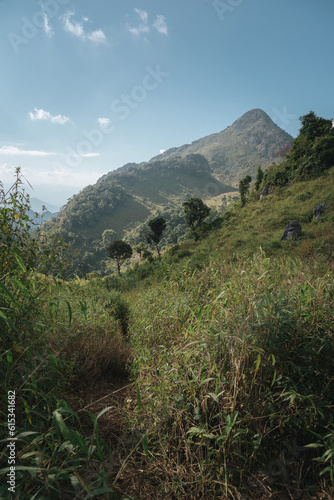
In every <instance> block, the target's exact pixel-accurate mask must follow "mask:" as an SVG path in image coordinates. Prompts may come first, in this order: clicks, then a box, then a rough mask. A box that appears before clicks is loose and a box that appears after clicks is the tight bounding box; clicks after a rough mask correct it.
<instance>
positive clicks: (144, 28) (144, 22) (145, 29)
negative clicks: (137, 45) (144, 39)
mask: <svg viewBox="0 0 334 500" xmlns="http://www.w3.org/2000/svg"><path fill="white" fill-rule="evenodd" d="M134 11H135V12H136V14H137V15H138V17H139V19H140V20H141V24H139V25H138V26H130V25H129V24H128V23H127V24H126V28H127V30H128V31H130V33H132V35H134V36H139V35H141V34H143V33H149V32H150V27H149V25H148V14H147V12H145V10H142V9H134Z"/></svg>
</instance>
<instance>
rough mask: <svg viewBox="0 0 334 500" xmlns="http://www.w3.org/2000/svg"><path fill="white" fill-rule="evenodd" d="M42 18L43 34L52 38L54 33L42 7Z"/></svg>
mask: <svg viewBox="0 0 334 500" xmlns="http://www.w3.org/2000/svg"><path fill="white" fill-rule="evenodd" d="M43 18H44V26H43V29H44V32H45V33H46V34H47V35H48V36H49V37H52V36H53V35H54V31H53V29H52V27H51V26H50V24H49V18H48V15H47V13H46V12H45V11H44V7H43Z"/></svg>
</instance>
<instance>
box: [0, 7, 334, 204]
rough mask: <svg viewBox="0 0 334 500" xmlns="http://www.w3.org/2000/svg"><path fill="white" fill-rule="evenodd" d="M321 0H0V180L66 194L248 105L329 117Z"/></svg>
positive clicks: (331, 77)
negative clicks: (18, 178)
mask: <svg viewBox="0 0 334 500" xmlns="http://www.w3.org/2000/svg"><path fill="white" fill-rule="evenodd" d="M333 25H334V2H333V0H317V1H315V0H221V1H220V0H196V1H194V0H177V1H176V0H169V1H167V0H164V1H163V0H134V1H133V0H118V1H117V0H94V1H93V0H42V1H35V0H29V1H27V0H0V61H1V73H0V96H1V97H0V179H1V180H2V181H3V182H5V183H6V184H8V183H9V182H10V181H11V179H13V168H14V167H16V166H20V167H21V168H22V172H23V173H24V175H25V176H26V178H27V179H28V181H29V182H30V183H31V184H32V185H33V187H34V190H35V191H34V195H35V196H38V197H40V198H42V199H44V200H46V201H49V202H50V203H54V204H60V205H61V204H63V203H65V202H66V200H67V198H68V197H69V196H70V195H72V194H74V193H76V192H78V191H79V190H80V189H81V188H83V187H84V186H86V185H88V184H92V183H94V182H95V181H96V180H97V179H98V178H99V177H101V175H103V174H104V173H106V172H109V171H111V170H114V169H115V168H118V167H120V166H122V165H124V164H125V163H128V162H141V161H146V160H149V159H150V158H151V157H153V156H155V155H157V154H159V152H160V151H161V150H165V149H168V148H170V147H174V146H180V145H182V144H184V143H189V142H192V141H193V140H196V139H198V138H200V137H203V136H205V135H208V134H211V133H214V132H219V131H221V130H223V129H224V128H226V127H227V126H229V125H231V124H232V123H233V122H234V121H235V120H236V119H238V118H239V117H240V116H241V115H242V114H243V113H245V112H247V111H249V110H250V109H253V108H261V109H263V110H264V111H265V112H267V113H268V114H269V116H270V117H271V118H272V119H273V120H274V121H275V122H276V123H277V124H278V125H279V126H280V127H282V128H283V129H285V130H286V131H287V132H289V133H291V134H292V135H293V136H296V135H297V134H298V129H299V126H300V122H299V117H300V116H301V115H304V114H306V113H308V112H309V111H310V110H313V111H315V113H316V114H317V115H319V116H323V117H324V118H333V117H334V102H333V82H334V66H333V45H334V43H333V33H334V29H333V28H334V26H333Z"/></svg>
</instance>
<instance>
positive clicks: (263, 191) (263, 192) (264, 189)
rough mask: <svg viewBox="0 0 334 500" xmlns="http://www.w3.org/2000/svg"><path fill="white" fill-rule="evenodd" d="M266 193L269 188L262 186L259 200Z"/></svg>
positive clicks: (266, 194)
mask: <svg viewBox="0 0 334 500" xmlns="http://www.w3.org/2000/svg"><path fill="white" fill-rule="evenodd" d="M268 193H269V189H268V188H267V187H265V188H263V189H262V191H261V193H260V200H261V198H263V197H264V196H268Z"/></svg>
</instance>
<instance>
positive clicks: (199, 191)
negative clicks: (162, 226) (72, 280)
mask: <svg viewBox="0 0 334 500" xmlns="http://www.w3.org/2000/svg"><path fill="white" fill-rule="evenodd" d="M233 191H236V190H235V189H234V188H231V187H230V186H226V185H224V184H222V183H221V182H220V181H218V180H217V179H215V178H214V177H213V176H212V174H211V169H210V166H209V164H208V161H207V160H206V159H205V158H204V157H203V156H201V155H188V156H187V157H185V158H179V157H178V158H172V159H169V160H163V161H156V162H150V163H143V164H141V165H140V166H139V165H136V164H135V165H131V166H128V167H127V168H126V169H121V170H118V171H115V172H110V173H109V174H107V175H105V176H103V177H102V178H101V179H99V180H98V182H97V183H96V184H95V185H93V186H88V187H86V188H85V189H83V190H82V191H81V192H80V193H79V194H77V195H75V196H73V197H72V199H71V200H70V201H69V202H68V203H67V205H66V207H65V208H64V209H63V210H62V211H61V212H60V213H59V214H58V216H57V217H56V218H55V219H53V220H52V221H50V222H49V223H48V224H46V225H45V230H46V231H47V232H51V233H57V234H59V235H60V236H62V237H63V238H65V240H67V241H69V242H70V241H71V242H75V246H76V247H77V248H78V249H80V251H81V260H82V261H85V263H83V264H82V265H81V269H82V271H83V272H87V271H89V270H91V269H96V268H100V266H101V262H102V261H104V260H106V259H107V252H106V245H105V241H104V239H103V233H104V231H105V230H112V231H113V239H121V238H123V237H124V236H125V235H126V234H127V233H128V232H129V231H131V230H132V229H133V228H134V227H135V226H136V225H137V224H139V223H142V222H144V221H145V220H146V219H147V218H148V217H149V216H150V215H152V214H154V213H155V212H156V211H157V210H159V209H164V208H166V207H169V208H173V207H179V206H180V205H181V203H182V202H183V201H185V200H187V199H188V198H190V197H192V196H195V197H200V198H203V199H208V198H210V197H212V196H218V195H221V194H222V193H227V192H233Z"/></svg>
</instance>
